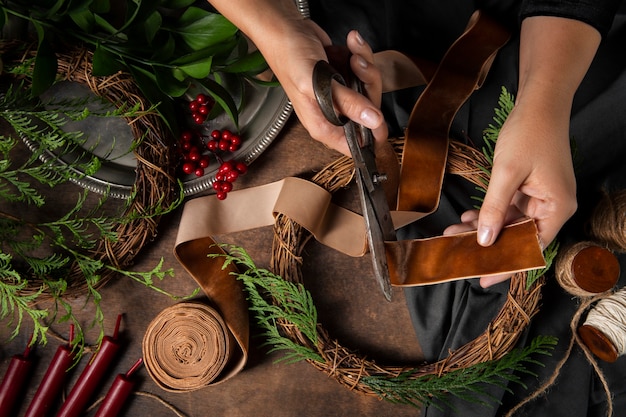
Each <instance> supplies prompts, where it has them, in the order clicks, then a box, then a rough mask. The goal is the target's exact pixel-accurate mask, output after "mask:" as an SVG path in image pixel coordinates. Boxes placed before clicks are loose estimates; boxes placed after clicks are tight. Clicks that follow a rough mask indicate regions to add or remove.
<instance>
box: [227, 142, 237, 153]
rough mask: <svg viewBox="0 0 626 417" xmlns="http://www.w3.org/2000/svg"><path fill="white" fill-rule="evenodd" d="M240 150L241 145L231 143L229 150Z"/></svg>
mask: <svg viewBox="0 0 626 417" xmlns="http://www.w3.org/2000/svg"><path fill="white" fill-rule="evenodd" d="M238 150H239V145H233V144H231V145H230V146H229V147H228V151H229V152H237V151H238Z"/></svg>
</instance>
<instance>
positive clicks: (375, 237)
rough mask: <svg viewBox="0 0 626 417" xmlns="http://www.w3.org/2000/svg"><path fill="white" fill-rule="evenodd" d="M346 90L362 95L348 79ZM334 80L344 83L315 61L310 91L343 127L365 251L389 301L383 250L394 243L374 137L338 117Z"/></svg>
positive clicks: (329, 116) (328, 67)
mask: <svg viewBox="0 0 626 417" xmlns="http://www.w3.org/2000/svg"><path fill="white" fill-rule="evenodd" d="M351 78H352V81H351V84H350V85H349V87H350V88H352V89H354V90H356V91H358V92H359V93H361V94H362V85H361V84H360V82H359V81H358V80H357V79H356V77H351ZM333 80H335V81H337V82H339V83H341V84H343V85H346V82H345V79H344V78H343V77H342V76H341V74H339V73H338V72H337V71H336V70H335V69H334V68H333V67H332V66H331V65H330V64H329V63H327V62H325V61H319V62H318V63H317V64H316V65H315V68H314V71H313V90H314V91H315V96H316V99H317V102H318V104H319V106H320V109H321V110H322V113H323V114H324V116H325V117H326V119H328V120H329V121H330V122H331V123H333V124H335V125H337V126H343V128H344V132H345V135H346V140H347V142H348V147H349V149H350V153H351V154H352V159H353V161H354V166H355V170H356V182H357V185H358V188H359V198H360V200H361V207H362V209H363V217H364V219H365V227H366V232H367V238H368V239H367V240H368V247H369V250H370V254H371V257H372V265H373V268H374V276H375V277H376V280H377V281H378V283H379V285H380V287H381V289H382V291H383V294H384V296H385V298H386V299H387V300H388V301H391V294H392V288H391V280H390V278H389V267H388V265H387V254H386V250H385V241H386V240H396V233H395V229H394V227H393V223H392V220H391V214H390V212H389V206H388V204H387V197H386V195H385V191H384V189H383V187H382V184H381V182H382V181H384V175H381V174H379V172H378V168H377V166H376V156H375V154H374V136H373V134H372V132H371V130H369V129H367V128H365V127H364V126H362V125H357V124H356V123H354V122H353V121H351V120H349V119H348V118H346V117H345V116H341V115H338V114H337V112H336V111H335V108H334V106H333V99H332V88H331V83H332V81H333Z"/></svg>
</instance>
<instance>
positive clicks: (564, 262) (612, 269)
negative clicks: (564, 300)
mask: <svg viewBox="0 0 626 417" xmlns="http://www.w3.org/2000/svg"><path fill="white" fill-rule="evenodd" d="M619 273H620V266H619V261H618V260H617V258H616V257H615V255H614V254H613V253H612V252H611V251H610V250H608V249H606V248H604V247H602V246H600V245H598V244H597V243H594V242H588V241H586V242H578V243H576V244H574V245H571V246H570V247H569V248H568V249H567V250H565V251H562V252H560V253H559V255H558V257H557V260H556V265H555V274H556V279H557V281H558V283H559V285H561V287H562V288H563V289H564V290H565V291H567V292H568V293H570V294H572V295H575V296H577V297H591V296H594V295H596V294H600V293H603V292H606V291H609V290H611V289H612V288H613V287H614V286H615V285H616V284H617V281H618V280H619Z"/></svg>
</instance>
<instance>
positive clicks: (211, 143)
mask: <svg viewBox="0 0 626 417" xmlns="http://www.w3.org/2000/svg"><path fill="white" fill-rule="evenodd" d="M206 147H207V149H208V150H210V151H211V152H215V151H217V150H218V149H219V142H218V141H216V140H215V139H211V140H210V141H208V142H207V143H206Z"/></svg>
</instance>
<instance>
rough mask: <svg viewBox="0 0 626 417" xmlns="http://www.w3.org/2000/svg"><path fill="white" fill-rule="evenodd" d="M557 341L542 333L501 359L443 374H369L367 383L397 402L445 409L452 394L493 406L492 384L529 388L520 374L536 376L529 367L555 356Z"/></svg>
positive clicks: (388, 398)
mask: <svg viewBox="0 0 626 417" xmlns="http://www.w3.org/2000/svg"><path fill="white" fill-rule="evenodd" d="M556 344H557V339H556V338H555V337H551V336H538V337H536V338H535V339H533V340H532V341H531V343H530V344H529V345H528V346H526V347H525V348H523V349H514V350H512V351H511V352H509V353H507V354H506V355H505V356H503V357H502V358H501V359H499V360H493V361H486V362H481V363H478V364H475V365H472V366H470V367H468V368H464V369H459V370H455V371H451V372H447V373H444V374H442V375H424V376H421V377H417V378H415V377H414V376H413V373H412V371H407V372H405V373H403V374H401V375H400V376H398V377H396V378H389V377H388V376H376V375H374V376H365V377H363V382H364V383H365V384H367V385H368V386H369V387H370V388H371V389H372V390H373V391H374V392H375V393H376V394H378V395H379V396H380V397H381V398H385V399H386V400H388V401H390V402H393V403H399V404H408V405H413V406H416V407H420V406H426V405H433V406H434V407H437V408H442V405H446V404H448V405H449V397H450V396H452V397H456V398H459V399H462V400H465V401H468V402H471V403H478V404H482V405H485V406H492V405H493V404H494V403H497V401H498V400H497V398H494V397H493V396H492V395H490V394H489V393H488V389H489V387H490V386H495V387H498V388H501V389H504V390H505V391H509V392H510V391H511V389H510V388H509V386H508V384H509V383H515V384H519V385H520V386H522V387H523V388H526V386H525V384H524V383H523V382H522V380H521V378H520V375H522V374H527V375H531V376H536V374H535V373H534V372H532V371H531V370H530V369H529V367H531V366H534V365H536V366H544V365H543V363H541V362H540V361H538V360H537V359H535V357H536V356H537V355H548V356H549V355H551V354H552V350H553V349H554V346H556Z"/></svg>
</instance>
